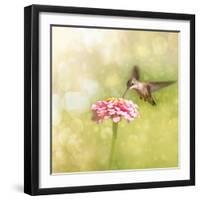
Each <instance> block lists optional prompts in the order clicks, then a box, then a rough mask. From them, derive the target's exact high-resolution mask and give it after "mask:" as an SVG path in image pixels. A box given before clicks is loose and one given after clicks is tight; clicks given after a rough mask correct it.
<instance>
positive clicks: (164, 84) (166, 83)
mask: <svg viewBox="0 0 200 200" xmlns="http://www.w3.org/2000/svg"><path fill="white" fill-rule="evenodd" d="M175 82H176V81H163V82H149V83H148V85H149V87H150V91H151V92H155V91H157V90H159V89H162V88H164V87H167V86H169V85H171V84H173V83H175Z"/></svg>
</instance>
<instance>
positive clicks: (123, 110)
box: [91, 98, 139, 123]
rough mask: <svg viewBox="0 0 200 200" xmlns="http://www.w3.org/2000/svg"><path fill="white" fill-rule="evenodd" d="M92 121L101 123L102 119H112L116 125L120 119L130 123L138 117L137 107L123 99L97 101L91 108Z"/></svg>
mask: <svg viewBox="0 0 200 200" xmlns="http://www.w3.org/2000/svg"><path fill="white" fill-rule="evenodd" d="M91 110H92V112H93V116H92V120H94V121H96V122H97V123H101V122H102V121H103V120H104V119H112V121H113V122H115V123H117V122H119V121H120V120H121V119H122V118H124V119H125V120H127V122H130V121H132V120H134V118H136V117H137V116H138V115H139V112H138V106H137V105H136V104H134V103H133V102H132V101H130V100H125V99H123V98H108V99H106V100H103V101H97V102H96V103H95V104H93V105H92V106H91Z"/></svg>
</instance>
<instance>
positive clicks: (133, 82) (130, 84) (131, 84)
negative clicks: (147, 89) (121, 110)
mask: <svg viewBox="0 0 200 200" xmlns="http://www.w3.org/2000/svg"><path fill="white" fill-rule="evenodd" d="M126 86H127V88H126V90H125V92H124V94H123V95H122V97H123V98H124V96H125V94H126V93H127V91H128V90H129V89H132V88H134V87H135V86H136V80H135V79H130V80H128V82H127V83H126Z"/></svg>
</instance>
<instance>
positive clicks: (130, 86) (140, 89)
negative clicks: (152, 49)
mask: <svg viewBox="0 0 200 200" xmlns="http://www.w3.org/2000/svg"><path fill="white" fill-rule="evenodd" d="M175 82H176V81H161V82H158V81H145V82H144V81H140V70H139V67H138V66H134V67H133V70H132V74H131V77H130V79H129V80H128V82H127V88H126V90H125V92H124V94H123V96H122V97H123V98H124V96H125V95H126V93H127V91H128V90H135V91H136V93H137V94H138V95H139V97H140V99H141V100H144V101H147V102H149V103H150V104H151V105H156V102H155V100H154V99H153V97H152V92H155V91H157V90H160V89H162V88H164V87H167V86H169V85H171V84H173V83H175Z"/></svg>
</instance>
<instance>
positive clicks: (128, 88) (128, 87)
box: [122, 87, 129, 98]
mask: <svg viewBox="0 0 200 200" xmlns="http://www.w3.org/2000/svg"><path fill="white" fill-rule="evenodd" d="M128 90H129V87H127V88H126V90H125V92H124V94H123V95H122V98H124V97H125V95H126V93H127V91H128Z"/></svg>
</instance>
